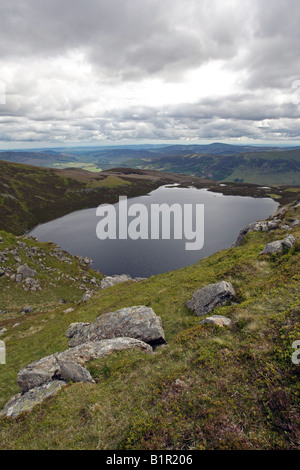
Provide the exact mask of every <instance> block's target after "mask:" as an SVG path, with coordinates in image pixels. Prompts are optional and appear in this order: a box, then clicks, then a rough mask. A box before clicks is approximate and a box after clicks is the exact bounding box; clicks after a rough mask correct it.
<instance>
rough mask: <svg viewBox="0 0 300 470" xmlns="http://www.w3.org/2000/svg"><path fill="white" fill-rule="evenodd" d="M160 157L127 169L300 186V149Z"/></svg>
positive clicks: (217, 179) (132, 163) (143, 160)
mask: <svg viewBox="0 0 300 470" xmlns="http://www.w3.org/2000/svg"><path fill="white" fill-rule="evenodd" d="M173 152H174V154H173V155H162V156H160V157H156V158H141V159H139V160H136V159H135V160H129V161H128V162H125V163H126V164H128V165H129V166H133V167H135V166H136V167H138V168H144V169H152V170H160V171H169V172H175V173H176V172H179V173H184V174H187V175H191V174H193V175H195V176H201V177H204V178H210V179H213V180H216V181H225V182H241V183H243V182H247V183H254V184H282V185H299V184H300V150H299V149H296V150H273V151H272V150H268V151H256V152H251V151H248V152H243V153H238V154H232V155H227V154H221V155H214V154H211V155H204V154H198V153H185V154H184V155H181V154H177V153H176V151H175V149H174V150H173Z"/></svg>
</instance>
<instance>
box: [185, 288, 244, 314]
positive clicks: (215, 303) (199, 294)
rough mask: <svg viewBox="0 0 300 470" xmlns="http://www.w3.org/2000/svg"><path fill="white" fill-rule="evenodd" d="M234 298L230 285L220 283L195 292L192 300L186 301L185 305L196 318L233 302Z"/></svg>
mask: <svg viewBox="0 0 300 470" xmlns="http://www.w3.org/2000/svg"><path fill="white" fill-rule="evenodd" d="M234 296H235V291H234V288H233V286H232V284H231V283H230V282H225V281H221V282H218V283H216V284H209V285H207V286H205V287H203V288H202V289H199V290H197V291H196V292H195V293H194V294H193V297H192V299H191V300H188V301H187V302H186V304H185V305H186V306H187V307H188V308H189V309H191V310H193V311H194V312H195V313H196V314H197V316H201V315H207V314H208V313H210V312H212V311H213V310H214V309H215V308H216V307H219V306H223V305H225V304H226V303H227V302H228V300H233V299H234Z"/></svg>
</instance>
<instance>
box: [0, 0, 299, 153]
mask: <svg viewBox="0 0 300 470" xmlns="http://www.w3.org/2000/svg"><path fill="white" fill-rule="evenodd" d="M299 24H300V2H299V0H22V1H20V0H13V1H11V0H1V3H0V58H1V60H0V149H12V148H39V147H45V146H46V147H55V146H58V147H60V146H68V145H74V144H78V145H110V144H114V145H116V144H128V143H131V144H132V143H136V144H141V143H180V144H182V143H184V144H188V143H209V142H214V141H216V142H227V143H237V144H244V143H247V144H263V143H265V144H268V143H271V144H273V143H277V144H295V145H299V143H300V47H299V46H300V28H299Z"/></svg>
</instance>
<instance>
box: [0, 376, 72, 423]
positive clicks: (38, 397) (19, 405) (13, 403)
mask: <svg viewBox="0 0 300 470" xmlns="http://www.w3.org/2000/svg"><path fill="white" fill-rule="evenodd" d="M65 385H66V382H64V381H63V380H54V381H53V382H50V383H47V384H44V385H42V386H41V387H37V388H32V389H31V390H29V391H28V392H27V393H23V394H21V393H19V394H18V395H16V396H14V397H12V398H11V399H10V400H9V402H8V403H7V404H6V405H5V407H4V408H3V410H2V411H1V413H0V417H1V416H6V417H7V418H9V417H11V418H15V417H17V416H18V415H19V414H20V413H23V412H25V411H31V410H32V408H33V407H34V406H35V405H39V404H40V403H42V402H43V401H44V400H45V399H46V398H48V397H50V396H53V395H55V394H56V393H57V392H58V391H59V390H60V389H61V388H62V387H63V386H65Z"/></svg>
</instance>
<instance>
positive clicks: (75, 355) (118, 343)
mask: <svg viewBox="0 0 300 470" xmlns="http://www.w3.org/2000/svg"><path fill="white" fill-rule="evenodd" d="M132 348H139V349H141V350H143V351H145V352H148V353H150V352H152V348H151V347H150V346H149V345H148V344H145V343H143V342H142V341H139V340H136V339H132V338H116V339H110V340H102V341H95V342H92V341H90V342H86V343H84V344H80V345H79V346H77V347H74V348H70V349H67V350H66V351H63V352H60V353H56V354H52V355H50V356H46V357H43V358H42V359H40V360H38V361H35V362H32V363H31V364H29V365H28V366H26V367H24V369H22V370H20V372H19V373H18V376H17V381H18V384H19V387H20V389H21V391H22V392H27V391H28V390H30V389H31V388H36V387H39V386H41V385H43V384H45V383H48V382H51V381H53V380H56V379H64V380H66V381H72V382H73V381H75V382H77V381H79V380H78V374H81V376H82V377H83V378H84V377H85V378H88V377H90V376H89V373H88V371H87V370H86V369H84V371H85V372H84V371H82V369H80V370H79V369H78V368H76V366H75V365H76V364H77V365H80V366H83V365H84V364H85V363H86V362H88V361H91V360H93V359H99V358H100V357H104V356H106V355H108V354H110V353H112V352H115V351H120V350H123V349H132ZM66 363H68V364H69V365H68V369H69V372H68V373H67V372H66V366H65V365H64V364H66ZM70 363H73V364H74V366H73V367H71V366H70ZM62 364H63V365H64V366H63V370H61V365H62ZM71 370H72V371H73V375H72V373H71ZM75 372H76V375H75ZM68 377H69V380H68ZM75 379H76V380H75ZM90 379H92V378H91V377H90ZM83 381H89V380H83Z"/></svg>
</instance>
